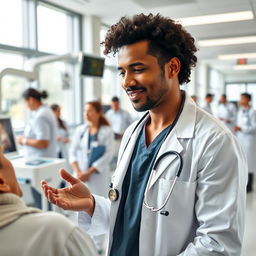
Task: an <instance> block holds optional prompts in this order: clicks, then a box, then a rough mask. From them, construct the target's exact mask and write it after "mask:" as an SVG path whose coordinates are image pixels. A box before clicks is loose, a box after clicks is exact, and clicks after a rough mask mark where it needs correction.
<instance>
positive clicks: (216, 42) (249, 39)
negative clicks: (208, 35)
mask: <svg viewBox="0 0 256 256" xmlns="http://www.w3.org/2000/svg"><path fill="white" fill-rule="evenodd" d="M250 43H256V36H244V37H229V38H218V39H209V40H199V41H198V45H199V46H200V47H208V46H221V45H232V44H250Z"/></svg>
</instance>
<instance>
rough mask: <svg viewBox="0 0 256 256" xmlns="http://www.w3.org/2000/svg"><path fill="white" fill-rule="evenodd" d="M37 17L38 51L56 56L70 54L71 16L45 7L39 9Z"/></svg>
mask: <svg viewBox="0 0 256 256" xmlns="http://www.w3.org/2000/svg"><path fill="white" fill-rule="evenodd" d="M37 15H38V20H37V24H38V30H37V31H38V32H37V33H38V50H39V51H43V52H49V53H55V54H64V53H68V52H69V50H70V49H69V47H68V46H69V38H68V34H69V26H68V25H69V16H68V15H66V14H65V13H64V12H60V11H58V10H55V9H52V8H48V7H46V6H44V5H39V6H38V7H37Z"/></svg>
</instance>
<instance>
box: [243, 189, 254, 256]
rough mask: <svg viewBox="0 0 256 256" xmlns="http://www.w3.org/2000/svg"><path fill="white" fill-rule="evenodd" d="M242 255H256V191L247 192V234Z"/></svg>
mask: <svg viewBox="0 0 256 256" xmlns="http://www.w3.org/2000/svg"><path fill="white" fill-rule="evenodd" d="M241 255H242V256H255V255H256V191H254V192H253V193H249V194H247V206H246V219H245V235H244V242H243V249H242V254H241Z"/></svg>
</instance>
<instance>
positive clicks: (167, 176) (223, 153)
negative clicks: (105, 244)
mask: <svg viewBox="0 0 256 256" xmlns="http://www.w3.org/2000/svg"><path fill="white" fill-rule="evenodd" d="M142 126H143V122H142V123H141V124H140V125H139V127H138V129H136V131H135V132H134V134H133V135H132V136H131V139H130V142H129V144H128V146H127V147H126V149H125V152H124V154H123V157H122V158H121V159H119V162H118V165H117V169H116V172H115V175H114V176H115V177H114V179H113V188H115V189H117V190H118V191H119V199H118V200H117V201H115V202H112V203H110V202H109V201H108V200H107V199H105V198H102V197H98V196H95V200H96V206H95V211H94V215H93V217H92V218H90V217H89V216H88V215H87V214H86V213H80V214H79V224H80V226H81V227H83V228H85V229H86V230H88V232H90V233H97V232H98V233H100V232H104V229H105V230H106V229H108V228H109V227H110V235H109V237H110V241H109V248H111V243H112V234H113V229H114V225H115V219H116V215H117V212H118V207H119V202H120V198H121V196H122V195H121V193H122V182H123V179H124V177H125V173H126V171H127V168H128V165H129V161H130V158H131V155H132V152H133V148H134V145H135V142H136V140H137V136H138V134H139V132H140V129H141V128H142ZM134 127H135V124H133V125H132V126H131V127H129V128H128V130H127V131H126V133H125V136H124V139H123V141H122V144H121V148H120V154H122V151H123V150H124V147H125V145H126V142H127V140H128V138H129V137H130V134H131V131H132V130H133V128H134ZM169 150H174V151H177V152H179V153H180V154H181V155H182V157H183V161H184V163H183V170H182V173H181V175H180V178H179V179H178V181H177V183H176V186H175V188H174V190H173V193H172V195H171V197H170V199H169V200H168V202H167V205H166V206H165V207H164V209H163V210H167V211H169V213H170V214H169V216H163V215H161V214H160V213H159V212H157V213H154V212H151V211H150V210H148V209H147V208H146V207H145V206H144V205H143V207H142V213H141V226H140V240H139V241H140V242H139V252H140V255H141V256H174V255H182V256H207V255H209V256H210V255H212V256H213V255H228V256H238V255H240V252H241V243H242V239H243V233H244V212H245V201H246V199H245V198H246V182H247V178H246V177H247V175H245V173H246V172H247V163H246V160H245V155H244V153H243V151H242V150H241V147H240V146H239V145H238V143H237V140H236V138H235V137H234V135H233V134H232V133H231V132H230V131H229V130H228V129H227V128H226V127H225V126H224V125H223V124H222V123H221V122H219V121H218V120H217V119H215V118H214V117H213V116H211V115H209V114H207V113H205V112H204V111H202V110H201V109H200V108H198V107H197V106H196V105H195V103H194V102H193V101H192V99H191V98H190V97H189V95H186V101H185V105H184V109H183V111H182V113H181V116H180V118H179V120H178V122H177V124H176V125H175V127H174V128H173V130H172V131H171V133H170V134H169V135H168V137H167V138H166V140H165V141H164V142H163V145H162V147H161V149H160V151H159V153H158V157H159V156H160V155H162V154H163V153H164V152H166V151H169ZM120 154H119V157H120ZM158 157H157V158H158ZM178 164H179V162H178V161H177V158H176V159H175V157H174V156H169V157H165V158H164V159H163V160H162V162H161V163H160V164H159V167H158V170H157V171H156V173H155V174H154V175H153V178H152V180H151V184H150V187H149V191H148V196H149V198H150V204H151V205H152V206H154V207H158V206H160V205H161V204H162V203H163V201H164V200H165V198H166V196H167V193H168V192H169V189H170V186H171V185H172V182H173V178H174V176H175V172H176V171H177V168H178ZM134 200H136V198H134ZM109 208H110V215H109Z"/></svg>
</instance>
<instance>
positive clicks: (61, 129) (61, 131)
mask: <svg viewBox="0 0 256 256" xmlns="http://www.w3.org/2000/svg"><path fill="white" fill-rule="evenodd" d="M51 109H52V110H53V113H54V115H55V117H56V119H57V123H58V130H57V137H56V139H57V142H58V143H57V155H58V157H59V158H65V159H67V160H68V149H67V146H68V143H69V142H70V139H69V132H68V127H67V124H66V122H65V121H64V120H62V119H61V109H60V106H59V105H57V104H52V105H51Z"/></svg>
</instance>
